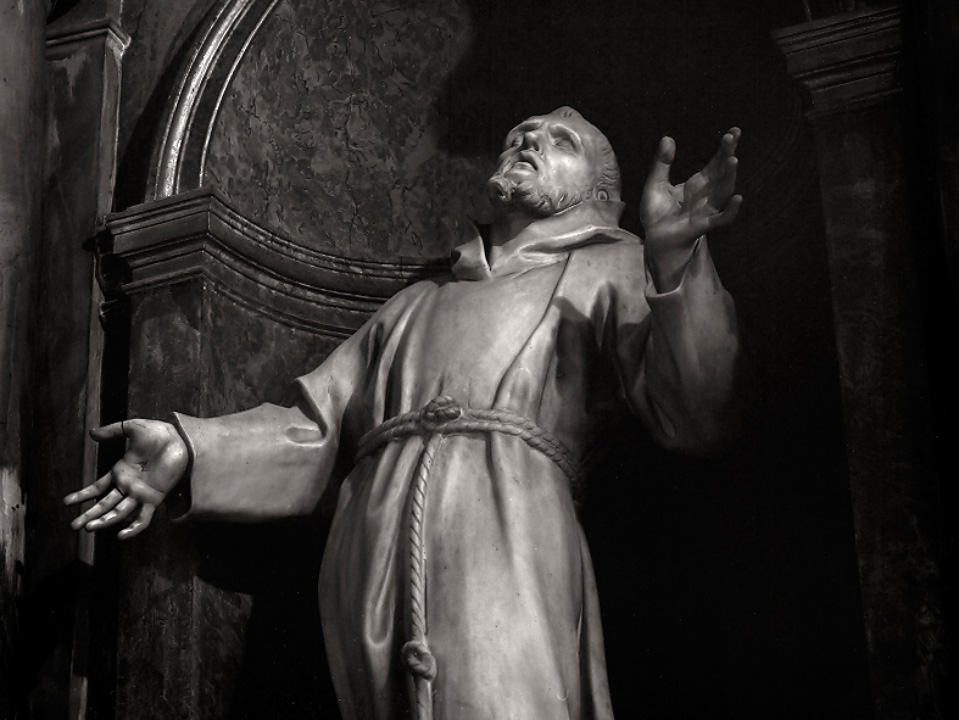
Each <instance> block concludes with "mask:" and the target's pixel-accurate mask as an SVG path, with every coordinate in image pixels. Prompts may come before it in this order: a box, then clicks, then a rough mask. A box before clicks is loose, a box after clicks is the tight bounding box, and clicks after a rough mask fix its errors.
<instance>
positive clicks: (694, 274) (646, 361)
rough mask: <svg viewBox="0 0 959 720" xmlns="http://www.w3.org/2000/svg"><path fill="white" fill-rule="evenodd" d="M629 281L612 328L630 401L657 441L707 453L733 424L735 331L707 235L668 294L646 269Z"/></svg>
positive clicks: (730, 306)
mask: <svg viewBox="0 0 959 720" xmlns="http://www.w3.org/2000/svg"><path fill="white" fill-rule="evenodd" d="M641 262H642V261H641V260H639V261H637V264H639V263H641ZM640 273H644V275H645V277H644V278H641V279H640V278H637V277H636V276H637V275H639V274H640ZM631 280H632V281H633V282H634V283H635V284H634V285H633V287H632V288H626V287H623V288H621V290H620V293H619V294H618V297H619V298H620V302H619V303H617V306H618V310H617V312H616V320H615V330H614V334H615V337H616V341H615V346H616V353H617V359H618V362H619V365H620V367H621V368H622V376H623V379H624V385H625V390H626V393H627V396H628V399H629V402H630V405H631V406H632V407H633V409H634V410H635V412H636V413H637V414H638V415H639V416H640V417H641V418H642V419H643V420H644V422H645V424H646V425H647V427H649V428H650V430H651V432H652V433H653V435H654V437H655V438H656V439H657V440H658V441H659V442H660V443H661V444H662V445H664V446H666V447H668V448H672V449H678V450H683V451H687V452H708V451H711V450H713V449H715V447H716V446H717V444H718V443H719V442H720V441H721V440H722V439H723V438H724V437H725V436H726V429H727V427H728V426H729V425H730V422H729V421H730V411H731V408H732V405H733V403H732V400H733V392H734V381H735V378H736V372H737V363H738V357H739V336H738V329H737V322H736V308H735V303H734V302H733V299H732V297H731V296H730V295H729V293H728V292H726V290H725V288H723V285H722V283H721V282H720V279H719V276H718V275H717V273H716V268H715V266H714V265H713V262H712V258H711V257H710V255H709V249H708V245H707V242H706V239H705V238H700V239H699V240H698V241H697V242H696V244H695V245H694V246H693V249H692V251H691V254H690V257H689V259H688V261H687V262H686V264H685V268H684V272H683V274H682V275H681V277H680V280H679V284H678V285H677V287H675V288H674V289H672V290H670V291H669V292H666V293H660V292H657V290H656V287H655V285H654V284H653V282H652V280H651V278H650V273H649V272H648V270H645V269H644V270H641V269H637V270H636V272H635V273H634V275H633V277H632V278H631ZM637 280H638V282H637ZM637 296H638V297H637Z"/></svg>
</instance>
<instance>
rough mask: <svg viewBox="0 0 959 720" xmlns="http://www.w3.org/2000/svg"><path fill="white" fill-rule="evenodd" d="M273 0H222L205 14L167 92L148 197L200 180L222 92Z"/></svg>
mask: <svg viewBox="0 0 959 720" xmlns="http://www.w3.org/2000/svg"><path fill="white" fill-rule="evenodd" d="M278 2H279V0H223V1H222V2H221V3H220V4H219V5H218V6H217V7H216V9H215V10H214V11H213V13H212V14H211V15H210V18H209V19H208V21H207V22H206V24H205V25H204V26H203V28H202V29H201V31H200V34H199V40H198V41H197V42H196V43H195V45H194V46H193V50H192V52H191V54H190V57H189V59H188V60H187V62H186V64H185V66H184V70H183V72H182V73H181V75H180V78H179V81H178V82H177V86H176V89H175V90H174V93H173V96H172V102H171V109H170V113H169V116H168V118H167V121H166V126H165V127H164V131H163V139H162V142H161V143H160V153H159V157H158V160H157V164H156V168H155V173H154V175H155V178H154V183H153V188H152V193H151V195H152V197H154V198H163V197H171V196H173V195H176V194H178V193H180V192H182V191H183V190H191V189H195V188H197V187H199V186H200V183H201V178H202V177H203V166H204V163H205V161H206V150H207V145H208V144H209V139H210V135H211V133H212V131H213V125H214V123H215V122H216V118H217V115H219V112H220V105H221V103H222V102H223V96H224V94H225V93H226V90H227V88H228V87H229V86H230V81H231V80H232V78H233V75H234V74H235V72H236V69H237V67H238V66H239V64H240V61H241V60H242V59H243V56H244V55H245V54H246V51H247V49H248V48H249V46H250V43H251V42H252V40H253V38H254V36H255V35H256V33H257V31H258V30H259V29H260V27H261V26H262V24H263V22H264V21H265V20H266V18H267V17H268V16H269V14H270V13H271V12H272V11H273V8H275V7H276V5H277V4H278Z"/></svg>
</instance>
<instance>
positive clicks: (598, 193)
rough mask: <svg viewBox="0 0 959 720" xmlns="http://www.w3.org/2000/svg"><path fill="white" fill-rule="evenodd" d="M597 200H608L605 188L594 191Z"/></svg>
mask: <svg viewBox="0 0 959 720" xmlns="http://www.w3.org/2000/svg"><path fill="white" fill-rule="evenodd" d="M596 199H597V200H609V191H608V190H607V189H606V188H600V189H599V190H597V191H596Z"/></svg>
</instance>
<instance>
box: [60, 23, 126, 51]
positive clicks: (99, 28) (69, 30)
mask: <svg viewBox="0 0 959 720" xmlns="http://www.w3.org/2000/svg"><path fill="white" fill-rule="evenodd" d="M101 39H102V40H103V41H105V42H106V47H107V48H108V49H109V50H110V51H111V52H112V53H113V56H114V57H115V58H116V60H117V61H119V59H120V58H121V57H122V56H123V53H124V51H126V49H127V47H129V45H130V36H129V35H127V34H126V33H125V32H123V30H122V29H121V28H120V26H119V25H117V24H116V23H115V22H113V20H108V19H104V20H97V21H93V22H89V23H84V24H82V25H76V26H73V27H59V26H50V27H48V28H47V43H46V45H47V49H46V55H47V60H52V59H55V58H58V57H62V56H64V55H66V54H69V53H71V52H73V50H74V46H76V45H79V44H81V43H85V42H88V41H90V40H97V41H99V40H101Z"/></svg>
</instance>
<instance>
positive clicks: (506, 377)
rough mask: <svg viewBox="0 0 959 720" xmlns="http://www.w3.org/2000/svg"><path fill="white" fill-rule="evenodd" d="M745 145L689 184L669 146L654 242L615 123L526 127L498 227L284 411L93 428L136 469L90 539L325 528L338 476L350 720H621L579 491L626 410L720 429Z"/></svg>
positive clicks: (667, 143) (327, 569) (729, 370)
mask: <svg viewBox="0 0 959 720" xmlns="http://www.w3.org/2000/svg"><path fill="white" fill-rule="evenodd" d="M739 135H740V132H739V130H738V129H737V128H733V129H731V130H729V131H728V132H727V133H726V134H725V135H723V138H722V140H721V141H720V147H719V150H718V152H717V153H716V155H715V157H714V158H713V159H712V160H711V161H710V162H709V163H708V164H707V165H706V167H705V168H704V169H703V170H702V171H700V172H698V173H696V174H695V175H693V176H692V177H691V178H690V179H689V180H688V181H687V182H686V183H683V184H680V185H672V184H670V181H669V169H670V165H671V163H672V161H673V157H674V154H675V143H674V142H673V140H672V139H670V138H668V137H665V138H663V139H662V141H661V143H660V145H659V149H658V154H657V158H656V160H655V163H654V167H653V169H652V172H651V174H650V176H649V180H648V181H647V183H646V187H645V190H644V193H643V199H642V206H641V218H642V221H643V224H644V227H645V233H646V237H645V242H643V243H641V242H640V240H639V238H637V237H636V236H635V235H632V234H631V233H629V232H626V231H625V230H622V229H620V227H619V217H620V214H621V212H622V209H623V204H622V203H621V202H620V181H619V168H618V165H617V161H616V157H615V155H614V154H613V150H612V148H611V147H610V144H609V141H608V140H607V139H606V137H605V136H604V135H603V134H602V133H601V132H600V131H599V130H598V129H597V128H595V127H594V126H593V125H591V124H590V123H588V122H587V121H586V120H585V119H583V117H582V116H581V115H580V114H579V113H577V112H576V111H574V110H572V109H570V108H565V107H564V108H560V109H558V110H555V111H554V112H551V113H550V114H548V115H540V116H534V117H531V118H529V119H528V120H526V121H524V122H522V123H520V124H519V125H517V126H516V127H515V128H514V129H513V130H512V131H511V132H510V133H509V135H508V136H507V138H506V144H505V149H504V150H503V153H502V155H501V156H500V158H499V162H498V165H497V168H496V171H495V173H494V175H493V176H492V178H490V180H489V189H490V194H491V197H492V200H493V202H494V204H495V205H496V206H497V207H498V209H499V213H498V217H497V219H496V220H495V221H494V223H493V225H492V226H491V227H490V228H489V233H488V236H487V237H484V236H482V235H481V234H480V233H479V231H474V232H473V234H472V235H471V236H469V237H465V238H464V239H463V243H462V244H461V245H460V246H459V247H457V248H456V249H455V250H454V252H453V263H452V269H451V272H450V273H449V274H448V275H445V276H442V277H438V278H434V279H430V280H425V281H422V282H419V283H417V284H415V285H412V286H410V287H408V288H406V289H405V290H403V291H401V292H400V293H398V294H397V295H396V296H395V297H393V298H392V299H391V300H389V301H388V302H387V303H386V304H385V305H384V306H383V307H382V308H380V310H379V311H378V312H377V313H376V314H375V315H374V316H373V317H372V318H371V319H370V320H369V321H368V322H367V323H366V324H365V325H364V326H363V327H362V328H361V329H360V330H359V331H358V332H357V333H356V334H355V335H353V336H352V337H351V338H350V339H348V340H347V341H345V342H344V343H343V344H342V345H341V346H340V347H339V348H337V349H336V350H335V351H334V352H333V353H332V354H331V355H330V356H329V358H328V359H327V360H326V361H325V362H324V363H323V364H322V365H320V367H318V368H317V369H316V370H314V371H313V372H311V373H309V374H308V375H305V376H303V377H301V378H299V379H297V380H296V393H295V399H293V400H292V401H291V402H290V403H289V404H288V405H287V406H278V405H273V404H265V405H261V406H260V407H257V408H254V409H252V410H247V411H245V412H240V413H236V414H233V415H227V416H224V417H215V418H208V419H198V418H194V417H188V416H186V415H181V414H175V415H173V417H172V418H171V421H170V422H169V423H167V422H160V421H155V420H126V421H124V422H122V423H116V424H113V425H108V426H106V427H103V428H99V429H97V430H95V431H94V432H93V437H94V438H95V439H97V440H106V439H108V438H117V437H121V436H125V437H126V442H127V447H126V453H125V455H124V456H123V458H122V459H121V460H120V461H119V462H118V463H117V464H116V465H115V466H114V467H113V469H112V470H111V471H110V472H109V473H108V474H107V475H105V476H104V477H102V478H100V479H99V480H98V481H97V482H95V483H94V484H93V485H91V486H89V487H87V488H85V489H83V490H80V491H79V492H76V493H74V494H72V495H70V496H68V497H67V498H66V502H67V503H68V504H74V503H80V502H84V501H87V500H92V499H95V498H98V501H97V502H96V504H94V505H93V506H92V507H91V508H90V509H88V510H86V511H85V512H84V513H83V514H82V515H80V516H79V517H78V518H77V519H76V521H75V522H74V523H73V526H74V527H75V528H81V527H83V528H86V529H87V530H97V529H100V528H104V527H107V526H110V525H115V524H117V523H122V524H124V525H125V527H123V529H122V530H121V531H120V533H119V534H120V537H131V536H133V535H136V534H137V533H140V532H141V531H142V530H143V529H144V528H145V527H147V525H148V524H149V523H150V520H151V518H152V516H153V514H154V511H155V510H156V508H157V506H158V505H159V504H160V503H161V502H163V501H164V499H165V498H167V496H168V495H169V496H170V497H169V501H168V504H169V505H170V506H171V513H173V514H174V515H177V514H182V515H183V516H185V517H188V518H195V519H206V518H217V519H232V520H238V521H249V520H262V519H273V518H282V517H290V516H297V515H307V514H309V513H311V512H312V511H313V510H314V508H315V507H316V505H317V502H318V500H319V498H320V496H321V495H322V494H323V493H324V492H325V491H326V490H327V488H328V487H329V486H330V484H331V483H334V484H339V488H338V502H337V507H336V512H335V516H334V519H333V524H332V528H331V530H330V536H329V539H328V542H327V545H326V551H325V556H324V558H323V565H322V570H321V573H320V579H319V599H320V613H321V617H322V624H323V633H324V638H325V641H326V650H327V653H328V655H329V663H330V667H331V670H332V674H333V681H334V685H335V688H336V691H337V696H338V698H339V703H340V708H341V711H342V714H343V717H344V718H345V719H346V720H358V719H360V718H364V719H370V720H395V719H398V718H406V717H409V716H411V715H412V716H413V717H415V718H417V719H418V720H426V719H428V718H437V720H454V719H455V720H494V719H495V720H505V719H506V718H522V719H523V720H534V719H540V720H546V719H547V718H557V719H558V718H563V719H564V720H568V719H569V718H573V719H579V718H610V717H612V710H611V705H610V698H609V690H608V686H607V680H606V665H605V658H604V651H603V636H602V631H601V627H600V613H599V605H598V601H597V596H596V585H595V581H594V578H593V571H592V567H591V562H590V557H589V551H588V550H587V547H586V542H585V540H584V538H583V534H582V531H581V529H580V525H579V522H578V520H577V516H576V509H575V505H574V501H573V488H575V486H576V484H577V483H578V482H580V481H581V477H582V474H583V471H584V459H585V458H586V457H587V456H588V455H589V454H590V451H591V449H592V448H594V447H595V446H596V445H597V443H598V442H599V441H600V440H601V438H602V435H603V433H604V431H606V430H607V429H608V425H609V422H610V419H611V418H613V417H615V416H616V415H617V414H619V413H621V411H622V410H623V409H624V408H625V409H628V410H629V411H631V412H632V413H634V414H635V415H637V416H638V417H640V418H641V419H642V420H643V421H644V423H645V426H646V427H647V428H648V430H649V432H650V433H652V435H653V436H654V437H655V438H656V439H657V440H658V441H659V442H661V443H662V444H663V445H665V446H666V447H668V448H677V449H683V450H697V449H702V448H706V447H708V446H709V445H710V444H711V443H714V442H715V440H716V438H717V437H718V436H719V435H720V433H721V431H722V429H723V427H722V426H723V422H724V420H723V418H724V414H723V413H724V408H725V407H726V406H727V403H728V401H729V399H730V395H731V394H732V384H733V382H732V381H733V365H734V363H735V359H736V356H737V350H738V341H737V333H736V319H735V311H734V306H733V301H732V299H731V298H730V296H729V295H728V294H727V292H726V291H725V290H724V289H723V286H722V284H721V283H720V280H719V278H718V277H717V274H716V270H715V268H714V266H713V262H712V260H711V258H710V255H709V251H708V248H707V243H706V238H705V237H704V233H706V232H707V231H708V230H710V229H713V228H716V227H719V226H721V225H725V224H728V223H729V222H731V221H732V220H733V219H734V217H735V216H736V213H737V210H738V209H739V206H740V203H741V197H740V196H739V195H735V194H734V192H735V180H736V165H737V158H736V155H735V152H736V145H737V142H738V140H739ZM343 459H349V461H350V463H349V465H350V466H351V467H352V470H351V471H350V472H349V474H348V475H347V476H346V477H345V478H339V477H335V476H333V475H334V473H333V468H334V466H337V467H341V466H342V461H343ZM338 460H339V461H340V463H338V462H337V461H338Z"/></svg>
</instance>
